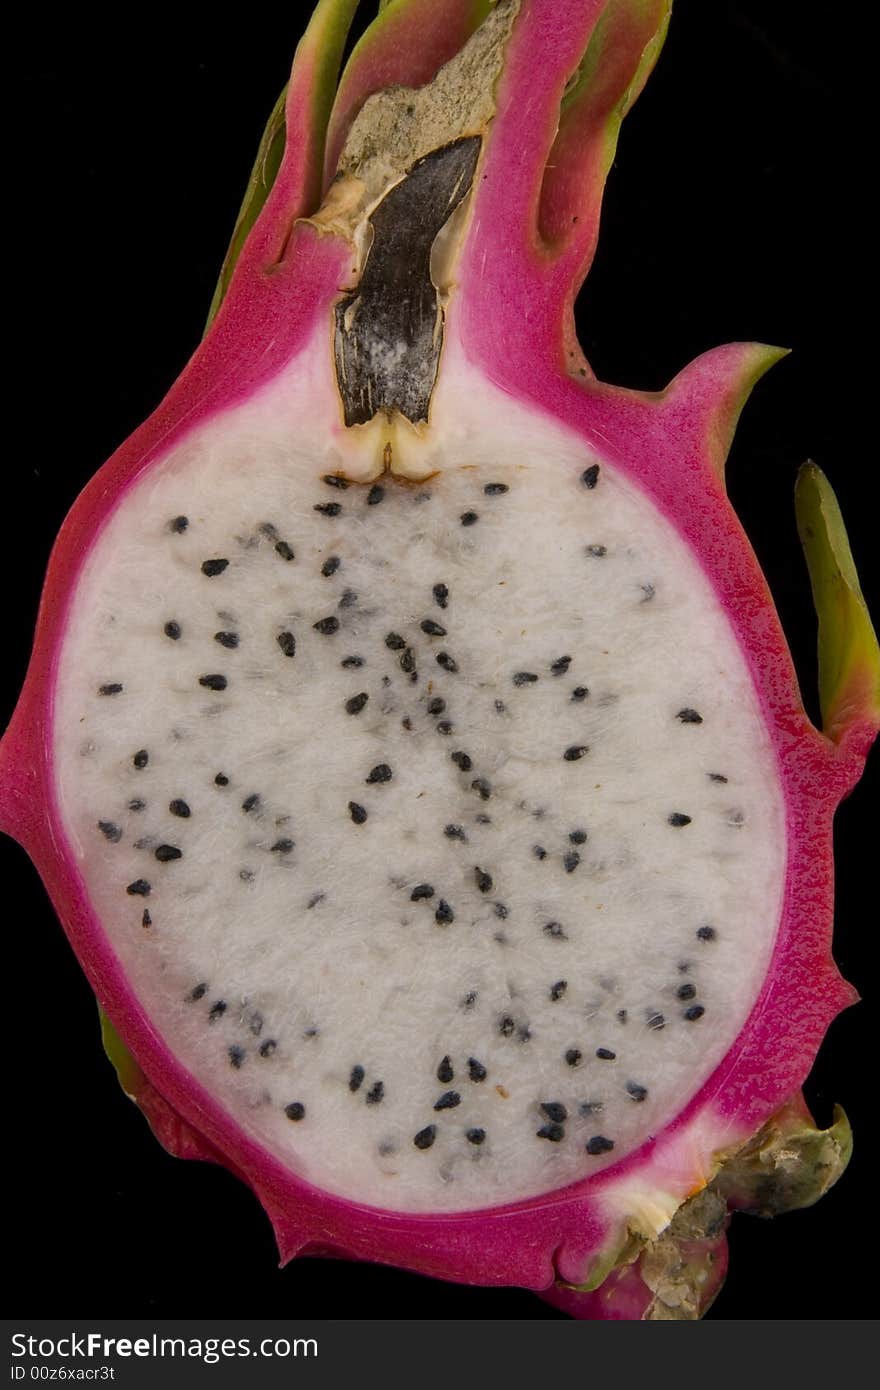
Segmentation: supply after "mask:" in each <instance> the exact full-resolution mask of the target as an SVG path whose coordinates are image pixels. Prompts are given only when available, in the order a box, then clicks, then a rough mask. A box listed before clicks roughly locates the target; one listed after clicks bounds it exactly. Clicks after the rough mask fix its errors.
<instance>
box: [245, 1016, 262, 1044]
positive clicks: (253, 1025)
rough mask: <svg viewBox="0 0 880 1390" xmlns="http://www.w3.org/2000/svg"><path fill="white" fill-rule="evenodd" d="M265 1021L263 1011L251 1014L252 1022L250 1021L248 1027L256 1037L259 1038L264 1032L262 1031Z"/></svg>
mask: <svg viewBox="0 0 880 1390" xmlns="http://www.w3.org/2000/svg"><path fill="white" fill-rule="evenodd" d="M263 1023H264V1019H263V1015H262V1014H261V1013H252V1014H251V1017H250V1022H249V1023H248V1027H249V1028H250V1030H251V1032H252V1033H253V1035H254V1037H255V1038H258V1037H259V1036H260V1034H261V1033H262V1031H263Z"/></svg>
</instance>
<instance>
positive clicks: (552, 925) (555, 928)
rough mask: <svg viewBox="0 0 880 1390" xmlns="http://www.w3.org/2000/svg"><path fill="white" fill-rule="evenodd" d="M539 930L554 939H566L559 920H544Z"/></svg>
mask: <svg viewBox="0 0 880 1390" xmlns="http://www.w3.org/2000/svg"><path fill="white" fill-rule="evenodd" d="M541 930H542V931H543V933H544V935H545V936H552V937H553V938H554V939H555V940H556V941H566V940H567V939H568V938H567V937H566V935H565V931H564V929H563V926H562V923H561V922H545V923H544V926H543V927H542V928H541Z"/></svg>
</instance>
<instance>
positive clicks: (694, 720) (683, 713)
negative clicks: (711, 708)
mask: <svg viewBox="0 0 880 1390" xmlns="http://www.w3.org/2000/svg"><path fill="white" fill-rule="evenodd" d="M675 717H676V719H680V720H681V722H682V724H702V722H703V716H702V715H701V714H697V711H696V710H695V709H680V710H679V711H678V714H677V715H676V716H675Z"/></svg>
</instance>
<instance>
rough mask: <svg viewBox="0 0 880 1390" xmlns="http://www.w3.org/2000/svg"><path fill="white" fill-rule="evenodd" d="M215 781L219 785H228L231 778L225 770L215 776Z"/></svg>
mask: <svg viewBox="0 0 880 1390" xmlns="http://www.w3.org/2000/svg"><path fill="white" fill-rule="evenodd" d="M214 783H215V785H216V786H218V787H228V786H229V778H228V777H227V776H226V773H225V772H218V773H217V776H216V777H215V778H214Z"/></svg>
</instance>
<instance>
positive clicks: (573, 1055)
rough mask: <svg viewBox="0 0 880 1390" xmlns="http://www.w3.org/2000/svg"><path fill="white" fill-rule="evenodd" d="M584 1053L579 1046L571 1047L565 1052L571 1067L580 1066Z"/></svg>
mask: <svg viewBox="0 0 880 1390" xmlns="http://www.w3.org/2000/svg"><path fill="white" fill-rule="evenodd" d="M583 1056H584V1054H583V1053H582V1052H581V1051H580V1049H579V1048H577V1047H570V1048H569V1049H568V1051H567V1052H566V1054H565V1060H566V1062H567V1063H568V1065H569V1066H570V1067H579V1066H580V1064H581V1062H582V1061H583Z"/></svg>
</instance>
